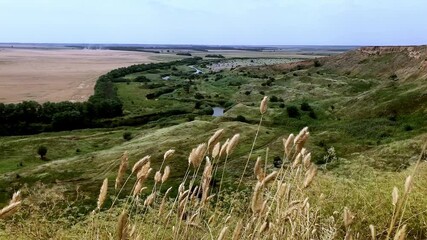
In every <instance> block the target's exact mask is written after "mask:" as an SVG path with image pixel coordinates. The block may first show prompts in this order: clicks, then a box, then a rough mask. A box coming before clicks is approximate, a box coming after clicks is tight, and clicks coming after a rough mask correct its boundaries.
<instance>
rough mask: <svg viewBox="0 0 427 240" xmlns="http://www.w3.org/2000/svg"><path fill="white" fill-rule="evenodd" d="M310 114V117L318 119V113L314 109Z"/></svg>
mask: <svg viewBox="0 0 427 240" xmlns="http://www.w3.org/2000/svg"><path fill="white" fill-rule="evenodd" d="M308 116H309V117H311V118H312V119H317V115H316V113H315V112H314V111H313V110H311V111H310V112H309V113H308Z"/></svg>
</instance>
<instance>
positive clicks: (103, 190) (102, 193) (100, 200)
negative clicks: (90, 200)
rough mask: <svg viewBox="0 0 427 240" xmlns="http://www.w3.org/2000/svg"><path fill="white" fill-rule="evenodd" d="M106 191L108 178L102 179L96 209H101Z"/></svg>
mask: <svg viewBox="0 0 427 240" xmlns="http://www.w3.org/2000/svg"><path fill="white" fill-rule="evenodd" d="M107 190H108V178H106V179H104V181H103V182H102V186H101V188H100V190H99V196H98V203H97V208H98V209H101V207H102V205H103V204H104V202H105V199H106V198H107Z"/></svg>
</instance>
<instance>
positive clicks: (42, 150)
mask: <svg viewBox="0 0 427 240" xmlns="http://www.w3.org/2000/svg"><path fill="white" fill-rule="evenodd" d="M37 154H38V155H40V158H41V159H43V160H44V159H45V157H46V154H47V147H45V146H43V145H42V146H39V148H38V149H37Z"/></svg>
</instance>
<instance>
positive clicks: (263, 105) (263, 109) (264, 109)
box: [259, 96, 268, 114]
mask: <svg viewBox="0 0 427 240" xmlns="http://www.w3.org/2000/svg"><path fill="white" fill-rule="evenodd" d="M267 99H268V97H267V96H264V98H263V99H262V101H261V104H260V105H259V111H260V113H261V114H265V113H266V112H267Z"/></svg>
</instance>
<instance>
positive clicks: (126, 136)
mask: <svg viewBox="0 0 427 240" xmlns="http://www.w3.org/2000/svg"><path fill="white" fill-rule="evenodd" d="M123 139H124V140H126V141H129V140H131V139H132V133H131V132H124V133H123Z"/></svg>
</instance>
